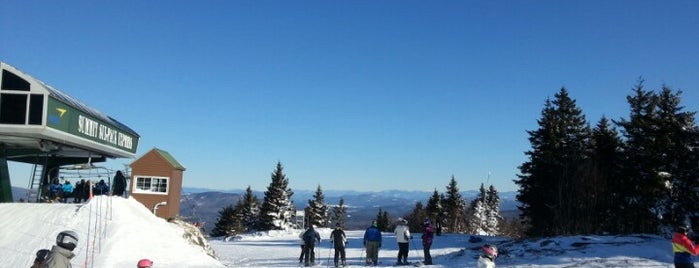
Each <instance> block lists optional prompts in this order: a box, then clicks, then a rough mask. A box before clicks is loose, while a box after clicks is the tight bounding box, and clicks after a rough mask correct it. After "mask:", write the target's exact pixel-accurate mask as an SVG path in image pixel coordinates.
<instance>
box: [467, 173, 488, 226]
mask: <svg viewBox="0 0 699 268" xmlns="http://www.w3.org/2000/svg"><path fill="white" fill-rule="evenodd" d="M485 201H486V191H485V185H484V184H483V183H481V187H480V188H479V191H478V195H477V196H476V198H474V199H473V200H472V201H471V207H470V209H469V212H470V214H471V215H470V217H469V221H468V226H467V231H468V232H469V233H472V234H477V235H488V231H487V230H486V229H487V227H486V225H487V222H488V208H487V207H486V203H485Z"/></svg>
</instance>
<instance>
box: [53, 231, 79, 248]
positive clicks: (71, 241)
mask: <svg viewBox="0 0 699 268" xmlns="http://www.w3.org/2000/svg"><path fill="white" fill-rule="evenodd" d="M56 245H58V246H59V247H62V248H65V249H67V250H71V251H72V250H73V249H75V247H76V246H78V234H77V233H76V232H73V231H70V230H69V231H63V232H60V233H59V234H58V236H56Z"/></svg>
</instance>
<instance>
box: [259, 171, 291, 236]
mask: <svg viewBox="0 0 699 268" xmlns="http://www.w3.org/2000/svg"><path fill="white" fill-rule="evenodd" d="M283 171H284V168H283V167H282V164H281V162H277V167H276V169H275V170H274V172H272V175H271V177H272V182H270V184H269V186H268V187H267V191H265V197H264V202H263V203H262V208H261V210H260V223H259V228H260V230H262V231H267V230H286V229H289V228H291V227H292V226H293V225H294V222H293V220H292V219H293V216H294V214H295V212H296V210H295V208H294V204H293V202H292V201H291V196H292V195H293V192H292V191H291V189H289V188H288V185H289V180H288V179H287V178H286V175H284V172H283Z"/></svg>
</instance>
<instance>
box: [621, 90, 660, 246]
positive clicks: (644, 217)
mask: <svg viewBox="0 0 699 268" xmlns="http://www.w3.org/2000/svg"><path fill="white" fill-rule="evenodd" d="M633 92H634V94H635V95H634V96H627V97H626V99H627V101H628V103H629V106H630V109H631V112H630V115H629V119H628V120H626V119H621V120H620V122H618V124H619V125H620V126H621V133H622V135H623V136H624V163H623V169H624V174H623V176H622V179H623V183H624V184H625V185H626V186H627V187H626V188H624V189H622V192H621V193H620V194H621V196H622V198H623V200H625V204H623V205H624V207H625V208H626V209H625V210H624V211H622V213H623V214H621V215H620V216H622V217H623V218H625V220H626V221H627V223H628V224H627V226H628V231H629V232H654V231H656V228H657V227H658V226H659V225H660V220H659V218H660V216H659V215H657V213H658V211H653V210H654V208H656V206H657V204H658V203H659V202H660V199H661V193H660V191H659V190H660V189H662V188H663V187H664V186H663V183H662V180H661V179H660V178H658V176H657V175H658V171H665V170H663V168H662V167H661V165H662V162H663V161H662V159H660V158H661V157H662V156H661V155H662V152H660V148H658V147H659V146H658V145H657V144H656V139H657V134H656V131H655V129H656V128H657V127H658V126H657V122H656V117H655V115H656V109H657V101H658V100H657V97H656V96H655V95H654V94H653V92H651V91H647V90H645V89H644V88H643V80H640V81H639V82H638V84H637V85H636V86H635V87H634V88H633Z"/></svg>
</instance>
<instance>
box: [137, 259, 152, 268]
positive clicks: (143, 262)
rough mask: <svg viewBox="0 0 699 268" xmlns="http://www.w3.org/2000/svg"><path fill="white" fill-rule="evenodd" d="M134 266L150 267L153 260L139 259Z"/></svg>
mask: <svg viewBox="0 0 699 268" xmlns="http://www.w3.org/2000/svg"><path fill="white" fill-rule="evenodd" d="M136 267H137V268H151V267H153V261H151V260H149V259H141V260H139V261H138V263H137V264H136Z"/></svg>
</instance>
